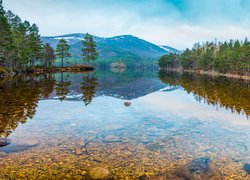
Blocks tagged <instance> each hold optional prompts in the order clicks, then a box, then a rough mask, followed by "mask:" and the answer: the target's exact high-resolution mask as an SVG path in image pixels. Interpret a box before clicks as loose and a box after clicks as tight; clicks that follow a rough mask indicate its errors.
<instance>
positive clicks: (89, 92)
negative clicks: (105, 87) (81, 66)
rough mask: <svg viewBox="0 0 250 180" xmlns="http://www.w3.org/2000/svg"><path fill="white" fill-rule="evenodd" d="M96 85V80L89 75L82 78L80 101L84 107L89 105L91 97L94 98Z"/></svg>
mask: <svg viewBox="0 0 250 180" xmlns="http://www.w3.org/2000/svg"><path fill="white" fill-rule="evenodd" d="M97 85H98V82H97V79H96V78H95V77H93V76H91V75H90V74H89V73H88V74H87V75H86V76H83V81H82V86H81V90H82V95H83V96H82V100H83V102H84V104H85V106H87V105H89V104H90V103H91V101H92V99H93V97H94V96H95V93H96V87H97Z"/></svg>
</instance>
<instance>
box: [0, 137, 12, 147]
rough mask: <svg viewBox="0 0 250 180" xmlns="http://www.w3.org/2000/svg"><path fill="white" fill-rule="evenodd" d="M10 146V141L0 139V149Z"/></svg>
mask: <svg viewBox="0 0 250 180" xmlns="http://www.w3.org/2000/svg"><path fill="white" fill-rule="evenodd" d="M9 144H10V140H9V139H7V138H0V147H3V146H7V145H9Z"/></svg>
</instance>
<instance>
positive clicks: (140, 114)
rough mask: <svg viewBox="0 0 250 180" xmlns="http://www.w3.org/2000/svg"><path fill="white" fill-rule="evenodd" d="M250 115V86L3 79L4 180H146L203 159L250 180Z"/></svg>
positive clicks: (161, 79) (0, 151) (67, 77)
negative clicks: (99, 173)
mask: <svg viewBox="0 0 250 180" xmlns="http://www.w3.org/2000/svg"><path fill="white" fill-rule="evenodd" d="M125 102H130V103H131V105H130V106H125V105H124V103H125ZM249 115H250V82H245V81H242V80H236V79H231V80H229V79H226V78H218V77H217V78H216V77H214V78H212V77H209V76H198V75H192V74H186V73H184V74H178V73H173V72H163V71H162V72H158V70H144V71H143V70H140V71H135V70H127V71H124V72H120V71H117V72H112V71H110V70H106V71H104V70H100V71H96V72H89V73H75V74H74V73H56V74H44V75H36V76H24V77H16V78H13V79H6V80H1V81H0V137H1V141H2V147H0V179H15V178H20V179H45V178H48V179H67V178H68V179H73V178H74V179H84V178H86V177H85V176H87V174H88V172H89V170H91V169H93V168H95V167H103V168H106V169H108V170H109V171H110V172H111V173H112V176H113V178H114V179H126V178H127V179H139V178H142V177H144V178H146V177H149V176H155V175H163V174H175V171H176V169H178V168H180V167H182V166H185V165H186V164H188V163H189V162H191V161H192V160H194V159H197V158H202V157H206V158H209V160H211V161H212V162H213V163H214V164H215V165H216V166H217V167H218V170H219V171H220V175H221V177H222V178H223V179H250V175H249V174H248V173H250V170H249V167H248V165H249V163H250V121H249ZM1 141H0V145H1ZM4 143H5V144H4ZM249 166H250V165H249Z"/></svg>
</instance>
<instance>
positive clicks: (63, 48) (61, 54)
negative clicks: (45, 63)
mask: <svg viewBox="0 0 250 180" xmlns="http://www.w3.org/2000/svg"><path fill="white" fill-rule="evenodd" d="M69 50H70V46H69V45H68V43H67V41H66V40H65V39H61V40H60V41H59V43H58V44H57V47H56V55H57V57H58V58H60V59H61V62H62V67H63V66H64V65H63V63H64V59H65V58H69V57H71V54H70V53H69Z"/></svg>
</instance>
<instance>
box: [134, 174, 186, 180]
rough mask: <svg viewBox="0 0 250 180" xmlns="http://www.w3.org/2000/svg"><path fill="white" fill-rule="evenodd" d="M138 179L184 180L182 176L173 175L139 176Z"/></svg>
mask: <svg viewBox="0 0 250 180" xmlns="http://www.w3.org/2000/svg"><path fill="white" fill-rule="evenodd" d="M139 180H184V179H183V178H180V177H177V176H175V175H171V174H168V175H155V176H150V177H146V176H145V177H140V178H139Z"/></svg>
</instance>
